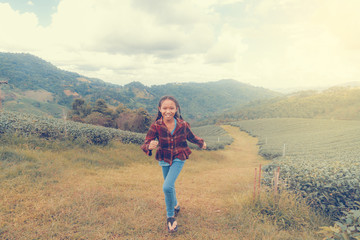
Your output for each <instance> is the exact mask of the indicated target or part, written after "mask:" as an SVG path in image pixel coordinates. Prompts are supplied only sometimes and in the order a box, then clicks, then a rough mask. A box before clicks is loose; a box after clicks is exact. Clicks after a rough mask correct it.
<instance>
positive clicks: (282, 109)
mask: <svg viewBox="0 0 360 240" xmlns="http://www.w3.org/2000/svg"><path fill="white" fill-rule="evenodd" d="M287 117H295V118H327V119H352V120H360V88H358V87H334V88H330V89H328V90H325V91H322V92H317V91H305V92H298V93H295V94H291V95H288V96H285V97H279V98H273V99H271V100H266V101H255V102H252V103H250V104H247V105H245V106H243V107H242V108H241V109H239V110H238V111H237V112H232V113H228V114H225V115H222V117H221V118H223V119H225V118H228V119H257V118H287Z"/></svg>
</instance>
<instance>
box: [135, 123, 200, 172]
mask: <svg viewBox="0 0 360 240" xmlns="http://www.w3.org/2000/svg"><path fill="white" fill-rule="evenodd" d="M176 121H177V123H176V128H175V131H174V134H173V135H171V133H170V131H169V130H168V129H167V127H166V125H165V123H164V122H163V119H162V118H161V119H159V120H157V121H155V122H154V123H153V124H152V125H151V126H150V129H149V131H148V133H147V135H146V138H145V142H144V144H143V145H141V149H142V150H143V151H144V152H145V153H146V154H147V155H149V156H151V151H150V150H149V144H150V142H151V141H152V140H155V139H156V138H157V139H158V140H159V145H158V149H157V151H156V156H155V158H156V160H158V161H161V160H164V161H165V162H167V163H169V164H170V165H171V164H172V161H173V160H174V159H175V158H178V159H180V160H186V159H188V158H189V155H190V154H191V150H190V148H189V147H188V145H187V142H186V140H188V141H190V142H192V143H195V144H196V145H198V146H199V147H200V148H201V147H202V146H203V145H204V140H203V139H202V138H199V137H197V136H195V135H194V133H193V132H192V131H191V129H190V125H189V123H187V122H185V121H184V120H181V119H178V118H177V119H176Z"/></svg>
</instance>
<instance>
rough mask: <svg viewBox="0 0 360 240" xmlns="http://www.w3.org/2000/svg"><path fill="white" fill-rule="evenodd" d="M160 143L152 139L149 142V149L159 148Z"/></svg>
mask: <svg viewBox="0 0 360 240" xmlns="http://www.w3.org/2000/svg"><path fill="white" fill-rule="evenodd" d="M158 144H159V142H158V141H156V140H152V141H151V142H150V144H149V150H153V149H155V148H157V146H158Z"/></svg>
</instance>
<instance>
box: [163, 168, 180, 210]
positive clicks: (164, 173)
mask: <svg viewBox="0 0 360 240" xmlns="http://www.w3.org/2000/svg"><path fill="white" fill-rule="evenodd" d="M169 170H170V166H163V167H162V172H163V176H164V181H165V179H166V176H167V175H168V173H169ZM173 199H174V200H175V207H176V206H177V204H178V202H177V199H176V190H175V188H174V196H173ZM175 207H174V208H175Z"/></svg>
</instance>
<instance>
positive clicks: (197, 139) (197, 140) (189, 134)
mask: <svg viewBox="0 0 360 240" xmlns="http://www.w3.org/2000/svg"><path fill="white" fill-rule="evenodd" d="M185 124H186V139H187V140H188V141H189V142H192V143H194V144H196V145H198V146H199V147H200V148H202V149H206V143H205V141H204V139H202V138H200V137H198V136H196V135H195V134H194V133H193V132H192V131H191V129H190V124H189V123H187V122H186V123H185Z"/></svg>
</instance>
